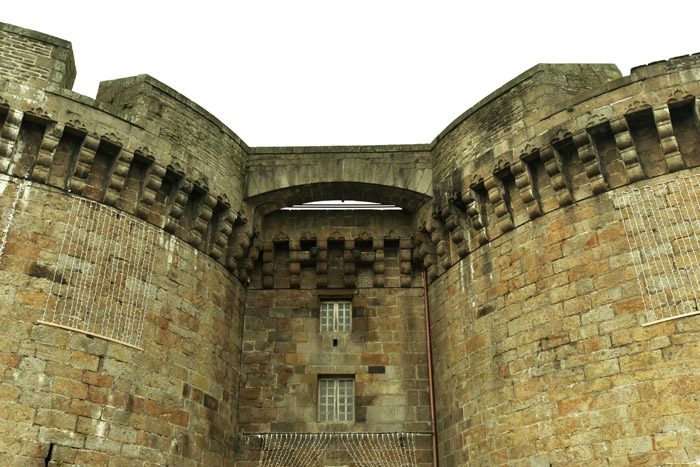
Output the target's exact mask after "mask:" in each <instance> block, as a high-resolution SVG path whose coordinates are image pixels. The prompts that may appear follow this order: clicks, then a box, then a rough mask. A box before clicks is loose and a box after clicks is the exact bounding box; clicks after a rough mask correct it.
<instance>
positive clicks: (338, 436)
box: [257, 433, 418, 467]
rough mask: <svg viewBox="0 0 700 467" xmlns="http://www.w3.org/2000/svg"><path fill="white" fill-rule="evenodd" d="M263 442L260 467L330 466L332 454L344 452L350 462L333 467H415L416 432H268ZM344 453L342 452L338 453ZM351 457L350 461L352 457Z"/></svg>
mask: <svg viewBox="0 0 700 467" xmlns="http://www.w3.org/2000/svg"><path fill="white" fill-rule="evenodd" d="M257 436H259V437H260V438H261V439H262V448H261V453H260V460H259V461H258V465H259V466H261V467H262V466H265V467H306V466H318V465H329V464H328V462H331V461H329V460H328V459H326V462H325V463H322V459H323V457H324V456H328V453H329V452H332V451H342V452H344V453H345V454H344V455H345V456H346V459H347V460H343V461H338V460H335V461H333V462H334V463H333V465H337V464H342V465H347V466H353V467H412V466H417V465H418V460H417V458H416V439H415V437H416V433H267V434H264V435H257ZM335 454H336V455H337V454H340V452H336V453H335ZM348 456H349V458H348Z"/></svg>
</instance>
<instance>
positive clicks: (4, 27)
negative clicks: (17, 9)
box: [0, 23, 75, 89]
mask: <svg viewBox="0 0 700 467" xmlns="http://www.w3.org/2000/svg"><path fill="white" fill-rule="evenodd" d="M0 59H1V60H0V76H2V77H3V78H5V79H16V80H19V81H21V82H23V83H25V84H27V85H28V86H31V87H33V88H42V87H47V86H48V87H52V88H55V89H59V88H65V89H71V88H72V87H73V82H74V81H75V61H74V60H73V50H72V47H71V43H70V42H68V41H64V40H63V39H59V38H57V37H53V36H49V35H47V34H42V33H40V32H36V31H31V30H29V29H23V28H20V27H17V26H13V25H11V24H6V23H0Z"/></svg>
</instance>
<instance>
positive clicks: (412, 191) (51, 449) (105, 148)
mask: <svg viewBox="0 0 700 467" xmlns="http://www.w3.org/2000/svg"><path fill="white" fill-rule="evenodd" d="M74 77H75V66H74V63H73V58H72V52H71V47H70V43H68V42H66V41H64V40H61V39H58V38H54V37H50V36H46V35H44V34H41V33H38V32H34V31H28V30H25V29H21V28H18V27H15V26H11V25H7V24H0V325H1V326H2V328H3V331H4V332H3V333H2V335H1V336H0V368H1V369H2V372H0V459H1V460H2V464H3V465H22V466H25V465H42V466H43V465H64V466H67V465H109V466H119V465H129V466H134V465H143V466H146V465H201V466H212V465H235V466H241V467H243V466H257V465H358V466H359V465H373V464H372V463H375V464H374V465H376V463H377V462H380V463H382V462H383V464H381V465H432V464H433V463H434V462H436V461H439V463H440V465H442V466H461V465H502V464H503V465H556V466H568V465H571V466H573V465H576V466H583V465H591V466H592V465H670V464H679V465H687V464H691V463H694V462H697V461H699V460H700V418H699V415H698V414H699V413H700V412H699V411H698V409H699V407H698V400H697V393H698V390H699V389H700V377H699V376H698V375H700V368H699V363H698V362H700V359H698V356H700V350H699V349H700V347H699V346H698V342H700V341H699V338H698V329H699V328H700V316H699V314H698V312H699V311H700V310H699V309H698V304H697V299H698V285H700V281H699V280H698V277H699V276H698V274H697V265H698V261H697V257H698V250H700V241H699V240H698V235H697V232H698V231H699V229H700V225H699V224H698V208H697V206H698V205H699V204H700V203H699V201H700V198H698V191H699V189H700V178H698V170H700V169H698V166H700V131H699V128H700V122H699V120H700V118H699V117H698V114H699V107H698V100H697V96H698V95H699V94H700V59H699V58H698V56H697V55H692V56H686V57H679V58H675V59H671V60H668V61H663V62H656V63H653V64H650V65H646V66H641V67H637V68H635V69H633V70H632V73H631V74H630V76H626V77H622V76H620V73H619V71H618V70H617V68H616V67H615V66H614V65H604V64H573V65H551V64H541V65H537V66H535V67H533V68H531V69H530V70H527V71H526V72H524V73H523V74H521V75H520V76H518V77H516V78H514V79H513V80H512V81H510V82H509V83H506V84H505V85H504V86H502V87H501V88H499V89H497V90H496V91H494V92H493V93H492V94H491V95H489V96H487V97H486V98H485V99H484V100H483V101H482V102H480V103H479V104H477V105H476V106H474V107H473V108H472V109H469V110H468V111H466V112H465V113H464V114H463V115H461V116H460V117H459V118H457V119H456V120H455V121H454V122H453V123H451V124H450V125H449V126H448V127H447V128H446V129H445V130H444V131H443V132H442V133H441V134H440V135H438V136H437V137H436V138H435V139H434V140H433V141H432V142H430V143H428V144H425V145H410V146H409V145H405V146H400V145H397V146H370V147H323V148H251V147H248V146H247V145H246V144H245V142H244V141H242V140H241V139H240V138H239V137H238V136H237V135H236V134H235V133H234V132H233V131H231V130H230V129H228V128H227V127H226V126H225V125H223V124H222V123H221V122H220V121H219V120H218V119H216V117H214V116H213V115H211V114H209V113H208V112H207V111H206V110H204V109H203V108H201V107H200V106H198V105H197V104H196V103H194V102H192V101H190V100H189V99H187V98H186V97H185V96H183V95H181V94H179V93H178V92H177V91H175V90H173V89H171V88H170V87H168V86H167V85H165V84H163V83H161V82H159V81H157V80H156V79H154V78H152V77H150V76H147V75H140V76H136V77H131V78H124V79H119V80H114V81H106V82H103V83H101V86H100V89H99V91H98V94H97V96H96V98H95V99H92V98H89V97H87V96H82V95H79V94H77V93H74V92H72V91H71V86H72V82H73V79H74ZM335 199H340V200H348V199H353V200H363V201H375V202H380V203H384V204H392V205H395V206H398V207H400V208H402V209H401V210H397V211H359V210H334V211H309V210H297V211H294V210H292V211H288V210H280V209H281V208H283V207H287V206H291V205H294V204H302V203H306V202H310V201H319V200H335ZM426 290H427V300H426V297H425V295H426ZM426 305H427V307H426ZM426 308H428V309H429V312H430V326H429V329H430V333H431V338H432V343H431V345H430V347H428V345H427V342H426V319H425V317H426ZM428 350H430V351H431V352H432V369H433V374H434V384H433V385H432V386H433V388H434V397H431V384H430V380H429V376H428V375H429V360H428ZM431 405H434V408H435V420H434V422H435V425H434V426H435V428H436V435H437V436H436V444H437V450H435V449H434V448H433V442H432V439H433V438H432V433H433V430H432V427H433V422H432V420H431ZM295 463H296V464H295Z"/></svg>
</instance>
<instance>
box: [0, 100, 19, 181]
mask: <svg viewBox="0 0 700 467" xmlns="http://www.w3.org/2000/svg"><path fill="white" fill-rule="evenodd" d="M23 117H24V112H21V111H19V110H13V109H8V111H7V113H6V114H5V118H4V121H3V126H2V131H0V172H2V173H7V172H8V170H9V169H10V164H11V159H12V154H13V150H14V147H15V144H16V142H17V138H18V137H19V130H20V125H21V123H22V119H23Z"/></svg>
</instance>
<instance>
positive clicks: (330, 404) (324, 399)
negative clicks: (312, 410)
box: [318, 375, 355, 423]
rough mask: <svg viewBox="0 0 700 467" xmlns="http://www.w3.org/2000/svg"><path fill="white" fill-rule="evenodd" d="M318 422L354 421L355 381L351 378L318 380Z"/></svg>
mask: <svg viewBox="0 0 700 467" xmlns="http://www.w3.org/2000/svg"><path fill="white" fill-rule="evenodd" d="M318 421H319V422H348V423H351V422H354V421H355V379H354V378H353V377H352V376H347V375H345V376H324V377H321V378H319V379H318Z"/></svg>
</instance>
